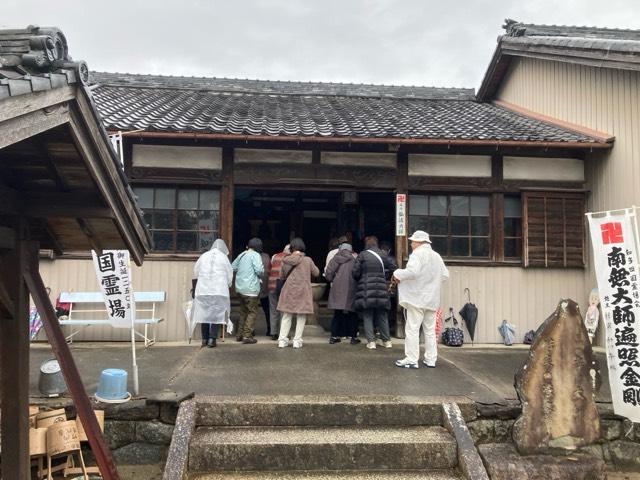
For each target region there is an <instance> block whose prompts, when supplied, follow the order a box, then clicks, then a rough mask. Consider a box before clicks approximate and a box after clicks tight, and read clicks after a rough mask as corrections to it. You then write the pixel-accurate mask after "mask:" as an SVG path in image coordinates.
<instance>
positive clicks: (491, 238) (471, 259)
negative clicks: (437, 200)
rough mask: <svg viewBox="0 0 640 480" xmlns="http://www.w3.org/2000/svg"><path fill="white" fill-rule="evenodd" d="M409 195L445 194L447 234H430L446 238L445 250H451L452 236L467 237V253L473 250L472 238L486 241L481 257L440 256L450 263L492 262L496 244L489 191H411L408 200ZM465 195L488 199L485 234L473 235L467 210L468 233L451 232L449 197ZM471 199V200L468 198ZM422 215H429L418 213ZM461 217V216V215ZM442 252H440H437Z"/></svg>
mask: <svg viewBox="0 0 640 480" xmlns="http://www.w3.org/2000/svg"><path fill="white" fill-rule="evenodd" d="M411 196H425V197H429V196H445V197H447V214H446V216H445V218H446V219H447V234H446V235H435V234H434V235H432V236H433V237H434V238H445V239H446V244H447V252H449V251H450V250H451V241H452V239H453V238H467V240H468V251H469V253H471V252H472V251H473V247H472V241H473V239H474V238H479V239H486V240H487V242H488V252H489V254H488V255H487V256H484V257H481V256H472V255H468V256H448V255H446V254H443V255H442V258H443V259H445V260H446V261H447V262H451V263H473V264H475V263H482V264H486V263H488V262H494V261H496V260H495V258H496V257H495V250H496V246H495V241H494V238H495V235H494V229H495V224H496V222H495V217H494V209H493V202H494V195H492V194H490V193H486V192H479V193H471V192H457V191H456V192H454V191H452V192H411V193H409V202H411ZM457 196H460V197H467V198H469V199H471V198H472V197H483V198H486V199H487V200H488V201H489V214H488V215H487V216H486V217H482V218H487V219H488V221H489V230H488V233H487V235H473V234H472V231H471V219H472V218H473V216H472V215H471V212H470V211H469V214H468V215H467V217H466V218H467V219H468V227H469V229H468V233H467V235H454V234H453V233H451V218H452V215H451V212H450V209H451V197H457ZM470 201H471V200H470ZM410 208H411V207H410V205H409V215H408V216H409V221H411V216H412V215H411V213H410ZM469 209H471V205H469ZM420 216H423V217H425V216H426V217H430V215H420ZM461 218H462V217H461ZM439 253H442V252H439Z"/></svg>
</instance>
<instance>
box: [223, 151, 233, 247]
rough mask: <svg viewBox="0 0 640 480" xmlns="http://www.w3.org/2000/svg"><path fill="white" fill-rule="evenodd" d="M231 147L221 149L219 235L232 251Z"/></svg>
mask: <svg viewBox="0 0 640 480" xmlns="http://www.w3.org/2000/svg"><path fill="white" fill-rule="evenodd" d="M234 198H235V194H234V186H233V148H231V147H224V148H223V149H222V187H221V188H220V237H221V238H222V239H223V240H224V241H225V242H226V243H227V247H229V251H230V252H231V254H232V256H233V255H234V252H233V203H234Z"/></svg>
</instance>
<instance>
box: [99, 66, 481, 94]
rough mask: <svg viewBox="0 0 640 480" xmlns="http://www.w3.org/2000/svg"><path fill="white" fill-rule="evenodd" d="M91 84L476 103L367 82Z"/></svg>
mask: <svg viewBox="0 0 640 480" xmlns="http://www.w3.org/2000/svg"><path fill="white" fill-rule="evenodd" d="M91 81H92V82H94V83H100V84H107V85H120V86H131V87H140V88H177V89H181V90H201V91H216V92H230V93H231V92H235V93H264V94H277V95H330V96H334V95H340V96H349V97H390V98H422V99H432V100H435V99H441V100H473V99H474V98H475V93H474V90H473V88H440V87H415V86H395V85H370V84H363V83H329V82H287V81H280V80H250V79H241V78H208V77H172V76H163V75H130V74H127V73H105V72H91Z"/></svg>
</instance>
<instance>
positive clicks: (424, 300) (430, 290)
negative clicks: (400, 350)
mask: <svg viewBox="0 0 640 480" xmlns="http://www.w3.org/2000/svg"><path fill="white" fill-rule="evenodd" d="M409 241H410V242H411V250H412V253H411V255H410V256H409V261H408V262H407V267H406V268H402V269H398V270H396V271H395V272H394V273H393V281H394V282H395V283H396V284H397V285H398V303H399V304H400V306H401V307H403V308H404V309H405V310H406V312H407V319H406V325H405V337H406V338H405V343H404V354H405V358H403V359H402V360H398V361H396V366H398V367H404V368H418V359H419V358H420V327H422V328H423V329H424V333H425V352H424V360H423V363H424V364H425V365H426V366H427V367H430V368H435V366H436V360H437V359H438V351H437V344H436V329H435V326H436V320H435V318H436V317H435V315H436V310H437V309H438V307H439V306H440V287H441V285H442V282H444V281H445V280H446V279H448V278H449V270H447V267H446V266H445V264H444V262H443V261H442V257H441V256H440V255H439V254H438V253H437V252H435V251H434V250H433V249H432V248H431V240H430V239H429V234H428V233H427V232H424V231H422V230H416V231H415V232H414V234H413V235H411V237H409Z"/></svg>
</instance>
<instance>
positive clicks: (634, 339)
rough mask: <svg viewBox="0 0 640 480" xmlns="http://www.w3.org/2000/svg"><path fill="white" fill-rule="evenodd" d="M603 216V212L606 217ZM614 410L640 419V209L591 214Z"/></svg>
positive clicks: (595, 264) (628, 416)
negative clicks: (638, 212) (639, 216)
mask: <svg viewBox="0 0 640 480" xmlns="http://www.w3.org/2000/svg"><path fill="white" fill-rule="evenodd" d="M600 215H602V216H600ZM587 217H588V219H589V227H590V231H591V241H592V243H593V256H594V266H595V270H596V277H597V280H598V290H599V293H600V299H601V300H600V301H601V307H602V313H603V317H604V324H605V329H606V348H607V363H608V366H609V383H610V386H611V397H612V400H613V410H614V412H615V413H616V414H617V415H621V416H623V417H627V418H628V419H629V420H631V421H633V422H640V289H639V288H640V287H639V284H640V282H639V279H640V270H639V264H638V260H639V258H638V238H637V235H638V224H637V218H636V213H635V209H626V210H618V211H613V212H604V213H603V214H597V216H594V214H591V213H589V214H587Z"/></svg>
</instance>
